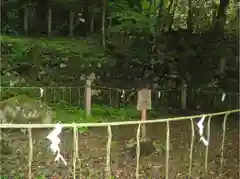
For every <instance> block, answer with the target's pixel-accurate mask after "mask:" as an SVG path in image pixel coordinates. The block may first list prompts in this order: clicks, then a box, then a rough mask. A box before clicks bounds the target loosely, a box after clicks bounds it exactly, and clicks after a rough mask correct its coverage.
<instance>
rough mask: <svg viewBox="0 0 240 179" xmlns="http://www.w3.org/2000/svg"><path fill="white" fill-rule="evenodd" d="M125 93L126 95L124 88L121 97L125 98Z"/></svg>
mask: <svg viewBox="0 0 240 179" xmlns="http://www.w3.org/2000/svg"><path fill="white" fill-rule="evenodd" d="M124 95H125V91H124V90H122V95H121V98H124Z"/></svg>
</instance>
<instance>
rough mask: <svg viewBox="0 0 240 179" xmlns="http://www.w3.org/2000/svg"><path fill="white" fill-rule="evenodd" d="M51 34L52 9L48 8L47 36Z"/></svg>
mask: <svg viewBox="0 0 240 179" xmlns="http://www.w3.org/2000/svg"><path fill="white" fill-rule="evenodd" d="M51 33H52V8H51V7H49V8H48V36H50V35H51Z"/></svg>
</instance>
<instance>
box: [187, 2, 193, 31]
mask: <svg viewBox="0 0 240 179" xmlns="http://www.w3.org/2000/svg"><path fill="white" fill-rule="evenodd" d="M188 8H189V9H188V18H187V27H188V30H189V31H190V32H192V31H193V24H192V23H193V22H192V0H188Z"/></svg>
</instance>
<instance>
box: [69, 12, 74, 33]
mask: <svg viewBox="0 0 240 179" xmlns="http://www.w3.org/2000/svg"><path fill="white" fill-rule="evenodd" d="M69 21H70V23H69V35H70V36H71V37H72V36H73V30H74V12H73V11H72V10H70V12H69Z"/></svg>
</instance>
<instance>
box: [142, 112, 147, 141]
mask: <svg viewBox="0 0 240 179" xmlns="http://www.w3.org/2000/svg"><path fill="white" fill-rule="evenodd" d="M146 120H147V110H146V109H143V110H141V121H146ZM141 131H142V134H141V137H142V138H143V139H145V138H146V125H145V124H143V125H142V129H141Z"/></svg>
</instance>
